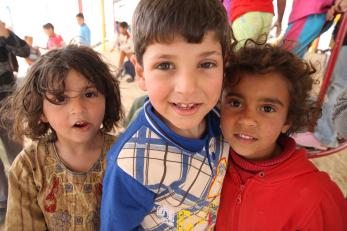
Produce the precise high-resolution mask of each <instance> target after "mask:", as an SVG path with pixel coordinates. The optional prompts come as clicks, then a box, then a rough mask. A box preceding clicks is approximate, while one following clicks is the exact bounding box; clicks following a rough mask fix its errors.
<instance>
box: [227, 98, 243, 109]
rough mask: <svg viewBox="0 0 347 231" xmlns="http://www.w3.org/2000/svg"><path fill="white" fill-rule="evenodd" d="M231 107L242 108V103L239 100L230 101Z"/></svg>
mask: <svg viewBox="0 0 347 231" xmlns="http://www.w3.org/2000/svg"><path fill="white" fill-rule="evenodd" d="M229 105H230V107H236V108H238V107H241V102H240V101H239V100H236V99H233V100H230V101H229Z"/></svg>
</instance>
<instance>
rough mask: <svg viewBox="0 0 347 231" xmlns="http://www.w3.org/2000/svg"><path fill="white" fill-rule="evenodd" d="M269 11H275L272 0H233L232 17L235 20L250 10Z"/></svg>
mask: <svg viewBox="0 0 347 231" xmlns="http://www.w3.org/2000/svg"><path fill="white" fill-rule="evenodd" d="M252 11H253V12H254V11H257V12H268V13H272V14H273V13H274V7H273V4H272V0H232V1H231V10H230V19H231V21H232V22H233V21H235V20H236V19H237V18H238V17H240V16H241V15H243V14H245V13H248V12H252Z"/></svg>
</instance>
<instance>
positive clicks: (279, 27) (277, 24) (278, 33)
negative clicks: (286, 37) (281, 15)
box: [272, 20, 282, 37]
mask: <svg viewBox="0 0 347 231" xmlns="http://www.w3.org/2000/svg"><path fill="white" fill-rule="evenodd" d="M275 27H276V37H278V36H280V34H281V31H282V22H280V21H279V20H277V21H276V22H275V23H274V24H273V26H272V28H275Z"/></svg>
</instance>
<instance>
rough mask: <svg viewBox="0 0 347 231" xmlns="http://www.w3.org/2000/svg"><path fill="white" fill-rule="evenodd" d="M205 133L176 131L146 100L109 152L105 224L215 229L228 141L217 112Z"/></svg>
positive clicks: (104, 227) (132, 227)
mask: <svg viewBox="0 0 347 231" xmlns="http://www.w3.org/2000/svg"><path fill="white" fill-rule="evenodd" d="M206 123H207V129H206V132H205V135H204V136H203V137H202V138H201V139H189V138H185V137H182V136H179V135H177V134H175V133H174V132H173V131H172V130H170V129H169V128H168V127H167V125H165V123H164V122H163V121H162V120H160V118H159V117H158V116H157V115H156V114H155V113H154V109H153V107H152V105H151V104H150V102H148V101H147V102H146V104H145V105H144V107H143V110H142V111H141V112H140V114H139V116H138V117H137V119H136V120H135V121H134V122H133V123H132V124H131V125H130V127H129V128H128V129H127V130H126V131H125V133H124V134H123V136H122V137H120V138H119V141H118V142H116V143H115V144H114V145H113V147H112V148H111V149H110V151H109V153H108V162H107V163H108V165H107V169H106V173H105V178H104V183H103V198H102V204H101V230H143V229H144V230H212V229H213V227H214V224H215V221H216V215H217V211H218V207H219V198H220V192H221V187H222V183H223V179H224V175H225V172H226V166H227V158H228V151H229V146H228V144H227V143H226V142H224V140H223V138H222V136H221V132H220V128H219V113H218V111H217V110H215V109H214V110H213V111H211V112H210V113H209V114H208V115H207V116H206Z"/></svg>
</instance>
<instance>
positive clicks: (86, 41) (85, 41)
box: [76, 13, 91, 46]
mask: <svg viewBox="0 0 347 231" xmlns="http://www.w3.org/2000/svg"><path fill="white" fill-rule="evenodd" d="M76 20H77V23H78V25H79V27H80V32H79V36H78V38H79V44H80V45H84V46H90V44H91V43H90V41H91V40H90V29H89V27H88V25H87V24H86V23H85V22H84V15H83V13H78V14H77V15H76Z"/></svg>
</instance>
